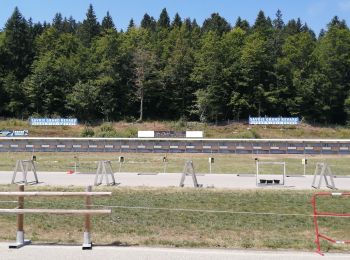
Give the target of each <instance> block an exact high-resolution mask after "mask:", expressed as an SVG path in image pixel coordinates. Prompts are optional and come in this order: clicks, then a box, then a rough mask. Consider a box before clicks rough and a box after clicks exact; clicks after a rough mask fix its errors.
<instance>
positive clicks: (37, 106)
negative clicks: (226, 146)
mask: <svg viewBox="0 0 350 260" xmlns="http://www.w3.org/2000/svg"><path fill="white" fill-rule="evenodd" d="M33 115H37V116H45V117H58V116H61V117H77V118H79V119H80V120H82V121H86V122H93V121H99V120H108V121H112V120H125V119H126V120H134V119H135V120H140V121H142V120H144V119H171V120H174V119H190V120H200V121H203V122H217V121H222V120H240V119H247V117H248V116H249V115H251V116H258V115H261V116H264V115H268V116H297V117H300V118H303V119H305V120H306V121H308V122H317V123H330V124H346V123H348V122H349V121H350V31H349V28H348V27H347V25H346V22H345V21H344V20H341V19H339V18H338V17H337V16H335V17H334V18H333V19H332V20H331V21H330V22H329V24H328V25H327V28H326V30H322V31H321V32H320V33H319V35H316V34H315V33H314V32H313V31H312V30H311V29H310V28H309V27H308V25H307V24H306V23H303V22H302V21H301V20H300V19H292V20H290V21H288V22H286V23H285V22H284V21H283V19H282V13H281V12H280V11H279V10H278V11H277V13H276V16H275V17H274V18H273V19H271V18H270V17H267V16H265V14H264V12H263V11H260V12H259V13H258V15H257V18H256V20H255V22H254V24H249V23H248V21H246V20H244V19H242V18H240V17H239V18H238V19H237V21H236V22H235V24H234V25H231V24H229V23H228V22H227V20H226V19H225V18H223V17H221V16H220V15H219V14H218V13H213V14H212V15H211V16H210V17H209V18H207V19H206V20H205V21H204V23H203V24H202V25H198V23H197V22H196V20H195V19H193V20H192V19H190V18H186V19H182V18H181V17H180V15H179V14H176V15H175V17H174V18H173V19H170V18H169V15H168V13H167V11H166V9H163V10H162V12H161V14H160V16H159V18H158V19H155V18H154V17H152V16H150V15H148V14H145V15H144V17H143V19H142V21H141V24H140V25H139V26H138V25H136V24H135V23H134V21H133V20H132V19H131V20H130V23H129V26H128V28H127V29H126V30H125V31H123V30H118V29H117V27H116V25H115V24H114V22H113V19H112V17H111V15H110V14H109V12H107V14H106V16H105V17H104V18H103V20H102V22H101V23H100V22H99V21H98V20H97V18H96V15H95V12H94V9H93V6H92V5H90V6H89V8H88V10H87V13H86V18H85V19H84V20H83V21H82V22H77V21H76V20H75V19H74V18H73V17H69V18H66V17H62V15H61V14H60V13H57V14H56V15H55V17H54V18H53V20H52V22H51V23H46V22H44V23H40V22H38V23H33V22H32V20H31V19H29V20H26V19H25V18H24V17H23V15H22V14H21V13H20V11H19V10H18V8H15V10H14V12H13V14H12V15H11V17H10V18H9V19H8V21H7V22H6V25H5V27H4V29H3V30H2V31H0V116H2V117H17V118H27V117H29V116H33Z"/></svg>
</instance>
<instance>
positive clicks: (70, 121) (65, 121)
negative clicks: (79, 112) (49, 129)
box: [29, 118, 78, 126]
mask: <svg viewBox="0 0 350 260" xmlns="http://www.w3.org/2000/svg"><path fill="white" fill-rule="evenodd" d="M29 124H31V125H49V126H62V125H77V124H78V119H76V118H30V119H29Z"/></svg>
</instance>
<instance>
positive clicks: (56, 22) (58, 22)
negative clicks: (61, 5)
mask: <svg viewBox="0 0 350 260" xmlns="http://www.w3.org/2000/svg"><path fill="white" fill-rule="evenodd" d="M52 26H53V27H55V28H56V30H57V31H59V32H63V18H62V14H61V13H56V14H55V17H54V18H53V20H52Z"/></svg>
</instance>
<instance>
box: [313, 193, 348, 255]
mask: <svg viewBox="0 0 350 260" xmlns="http://www.w3.org/2000/svg"><path fill="white" fill-rule="evenodd" d="M325 196H326V197H329V196H332V197H333V196H335V197H339V196H346V197H349V196H350V192H343V193H334V192H333V193H331V192H322V193H315V194H314V195H313V196H312V199H311V204H312V207H313V215H314V226H315V235H316V239H315V243H316V245H317V250H316V253H318V254H320V255H324V254H323V253H322V251H321V243H320V238H323V239H325V240H327V241H329V242H331V243H335V244H350V240H344V241H340V240H336V239H333V238H331V237H329V236H327V235H324V234H322V233H320V231H319V226H318V221H317V219H318V218H319V217H350V213H334V212H319V211H317V207H316V206H317V205H316V204H317V200H316V198H317V197H325Z"/></svg>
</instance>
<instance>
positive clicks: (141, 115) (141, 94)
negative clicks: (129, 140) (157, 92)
mask: <svg viewBox="0 0 350 260" xmlns="http://www.w3.org/2000/svg"><path fill="white" fill-rule="evenodd" d="M143 96H144V93H143V88H142V89H141V91H140V118H139V120H137V121H139V122H142V120H143Z"/></svg>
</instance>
